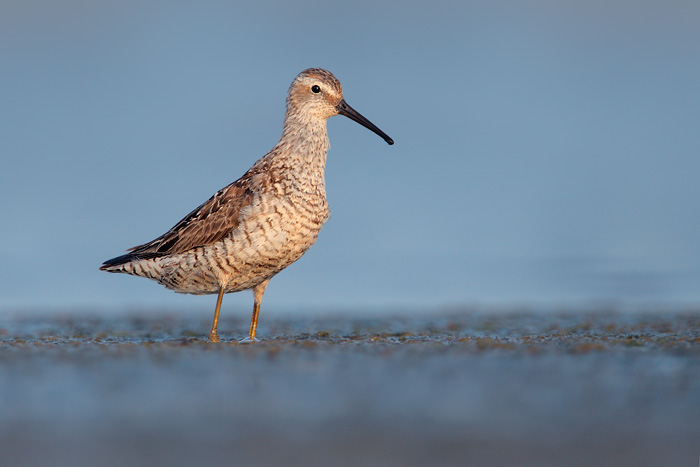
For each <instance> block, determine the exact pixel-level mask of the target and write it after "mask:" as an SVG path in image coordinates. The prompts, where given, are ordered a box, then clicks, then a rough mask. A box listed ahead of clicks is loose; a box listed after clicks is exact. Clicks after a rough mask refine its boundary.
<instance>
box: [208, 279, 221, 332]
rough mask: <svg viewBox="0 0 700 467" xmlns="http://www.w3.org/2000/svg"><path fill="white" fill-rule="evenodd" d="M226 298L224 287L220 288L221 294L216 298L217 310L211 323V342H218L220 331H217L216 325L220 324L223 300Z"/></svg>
mask: <svg viewBox="0 0 700 467" xmlns="http://www.w3.org/2000/svg"><path fill="white" fill-rule="evenodd" d="M223 299H224V288H223V287H221V288H220V289H219V296H218V297H217V299H216V311H214V322H213V323H211V331H209V342H213V343H218V342H219V333H218V332H216V327H217V326H218V325H219V311H221V301H222V300H223Z"/></svg>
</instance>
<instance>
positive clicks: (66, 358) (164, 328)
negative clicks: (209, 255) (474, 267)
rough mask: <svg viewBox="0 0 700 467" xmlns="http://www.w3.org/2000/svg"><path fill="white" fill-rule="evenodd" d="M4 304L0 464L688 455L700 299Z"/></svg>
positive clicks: (699, 353)
mask: <svg viewBox="0 0 700 467" xmlns="http://www.w3.org/2000/svg"><path fill="white" fill-rule="evenodd" d="M247 318H248V317H247V316H245V317H241V318H240V319H230V318H228V319H227V318H223V319H222V321H221V322H220V325H219V332H220V335H221V338H222V344H220V345H216V344H208V343H206V340H205V337H206V334H207V332H208V326H209V324H210V323H209V317H208V315H207V316H206V317H205V315H202V314H197V315H196V317H192V316H187V315H183V314H169V313H165V312H164V313H153V312H149V313H148V314H147V315H145V316H134V315H128V314H123V315H118V314H114V315H111V316H110V317H100V315H99V313H94V314H92V313H82V314H80V315H65V314H59V315H50V316H41V315H40V314H36V315H34V316H32V315H31V314H30V313H27V312H25V313H23V314H22V315H17V314H7V313H6V314H4V315H2V314H0V401H1V402H0V403H1V405H0V452H1V453H2V464H3V465H66V466H67V465H125V464H133V465H202V464H204V463H214V462H216V463H223V464H225V465H280V464H284V465H377V466H379V465H416V466H417V465H494V466H495V465H499V466H500V465H519V466H546V465H567V466H569V465H574V466H576V465H581V466H583V465H611V466H612V465H635V466H645V465H649V466H652V465H653V466H657V465H665V466H673V465H697V463H698V457H699V456H700V313H691V312H684V313H673V312H658V313H612V312H602V311H601V312H588V313H582V312H578V313H526V312H519V313H504V312H499V313H470V312H469V311H464V312H456V311H455V312H451V313H435V314H432V315H425V316H415V315H413V316H411V317H404V318H379V319H372V318H357V317H354V316H352V315H351V314H344V315H333V316H332V317H306V318H300V317H299V316H295V315H292V314H290V315H286V316H285V317H283V318H282V317H269V316H264V317H263V318H261V325H260V328H259V331H258V332H259V337H261V338H262V339H263V341H262V342H261V343H256V344H252V345H250V344H246V345H240V344H237V342H236V340H237V339H240V338H242V337H244V333H245V331H246V330H247V326H248V322H247Z"/></svg>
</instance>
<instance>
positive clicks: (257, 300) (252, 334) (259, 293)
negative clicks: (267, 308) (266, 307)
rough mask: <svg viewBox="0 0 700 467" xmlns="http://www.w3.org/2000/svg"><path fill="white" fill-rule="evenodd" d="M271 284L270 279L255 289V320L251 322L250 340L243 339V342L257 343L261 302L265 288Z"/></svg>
mask: <svg viewBox="0 0 700 467" xmlns="http://www.w3.org/2000/svg"><path fill="white" fill-rule="evenodd" d="M269 283H270V279H267V280H266V281H264V282H261V283H259V284H258V285H256V286H255V287H254V288H253V296H254V300H255V303H254V304H253V318H252V319H251V320H250V332H249V333H248V338H247V339H243V342H255V331H256V330H257V329H258V315H259V314H260V302H261V301H262V298H263V294H264V293H265V288H266V287H267V284H269Z"/></svg>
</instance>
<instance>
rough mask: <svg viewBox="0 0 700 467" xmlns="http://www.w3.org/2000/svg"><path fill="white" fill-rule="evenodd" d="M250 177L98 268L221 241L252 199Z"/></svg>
mask: <svg viewBox="0 0 700 467" xmlns="http://www.w3.org/2000/svg"><path fill="white" fill-rule="evenodd" d="M251 178H252V174H251V173H250V172H249V173H247V174H246V175H244V176H243V177H241V178H240V179H238V180H237V181H235V182H233V183H232V184H230V185H228V186H226V187H224V188H222V189H221V190H219V191H218V192H216V194H214V196H212V197H211V198H209V200H208V201H206V202H205V203H204V204H202V205H201V206H199V207H198V208H197V209H195V210H194V211H192V212H191V213H189V214H188V215H187V216H185V217H184V218H183V219H182V220H181V221H180V222H178V223H177V224H175V226H174V227H173V228H171V229H170V230H168V231H167V232H166V233H164V234H163V235H161V236H160V237H158V238H156V239H155V240H153V241H150V242H148V243H144V244H143V245H138V246H135V247H133V248H130V249H129V250H128V251H130V253H127V254H125V255H122V256H118V257H116V258H112V259H110V260H107V261H105V262H104V264H103V266H102V268H101V269H105V268H108V267H110V266H116V265H119V264H124V263H127V262H129V261H133V260H135V259H147V258H155V257H158V256H165V255H171V254H177V253H183V252H185V251H188V250H191V249H193V248H196V247H199V246H203V245H209V244H212V243H216V242H218V241H219V240H222V239H223V238H224V237H225V236H226V235H228V234H229V233H230V232H231V230H233V229H236V228H237V227H238V218H239V215H240V212H241V211H242V210H243V209H244V208H245V207H246V206H249V205H250V204H251V203H252V202H253V198H254V194H253V191H252V190H251V187H250V183H251Z"/></svg>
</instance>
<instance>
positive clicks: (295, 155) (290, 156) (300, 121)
mask: <svg viewBox="0 0 700 467" xmlns="http://www.w3.org/2000/svg"><path fill="white" fill-rule="evenodd" d="M329 147H330V143H329V141H328V131H327V129H326V120H325V119H318V118H309V117H304V116H303V115H301V114H298V113H295V112H290V111H289V110H288V111H287V114H286V115H285V119H284V126H283V129H282V137H281V138H280V140H279V142H278V143H277V145H276V146H275V148H274V149H273V150H272V152H273V153H275V158H276V159H277V160H278V161H279V162H282V163H283V164H285V165H287V164H288V165H290V166H291V167H292V168H293V171H292V172H297V173H298V174H299V175H301V176H305V175H306V176H310V177H313V178H318V177H320V178H321V179H323V176H324V172H325V169H326V154H327V153H328V149H329Z"/></svg>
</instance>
